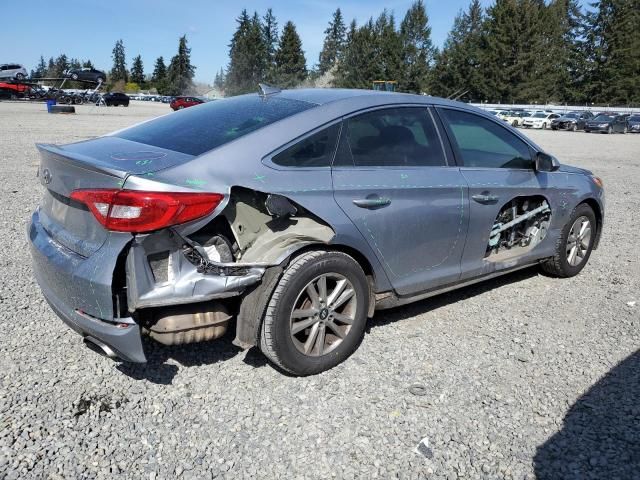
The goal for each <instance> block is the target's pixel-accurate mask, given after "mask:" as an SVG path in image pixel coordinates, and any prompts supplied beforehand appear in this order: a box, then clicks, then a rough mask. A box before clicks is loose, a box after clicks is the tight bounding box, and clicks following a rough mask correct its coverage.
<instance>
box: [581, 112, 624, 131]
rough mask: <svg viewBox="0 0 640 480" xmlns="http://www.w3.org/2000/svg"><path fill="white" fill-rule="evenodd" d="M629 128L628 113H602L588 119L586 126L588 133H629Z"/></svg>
mask: <svg viewBox="0 0 640 480" xmlns="http://www.w3.org/2000/svg"><path fill="white" fill-rule="evenodd" d="M628 130H629V125H628V124H627V115H620V114H619V113H606V114H602V113H601V114H600V115H598V116H597V117H596V118H593V119H591V120H588V121H587V122H586V124H585V126H584V131H585V132H587V133H589V132H600V133H615V132H619V133H627V131H628Z"/></svg>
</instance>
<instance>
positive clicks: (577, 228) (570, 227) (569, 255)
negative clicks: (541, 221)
mask: <svg viewBox="0 0 640 480" xmlns="http://www.w3.org/2000/svg"><path fill="white" fill-rule="evenodd" d="M596 234H597V222H596V215H595V213H594V212H593V209H592V208H591V207H590V206H589V205H587V204H586V203H581V204H580V205H578V206H577V207H576V208H575V209H574V210H573V212H572V213H571V216H570V217H569V220H568V221H567V223H566V224H565V226H564V228H563V229H562V233H561V234H560V237H559V238H558V241H557V243H556V253H555V255H554V256H553V257H551V258H549V259H547V260H545V261H544V262H542V263H541V264H540V265H541V267H542V270H544V271H545V272H546V273H548V274H550V275H552V276H554V277H561V278H567V277H573V276H575V275H577V274H578V273H580V272H581V271H582V269H583V268H584V267H585V265H586V264H587V262H588V261H589V257H590V256H591V251H592V250H593V244H594V242H595V239H596Z"/></svg>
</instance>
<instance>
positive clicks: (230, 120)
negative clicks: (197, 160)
mask: <svg viewBox="0 0 640 480" xmlns="http://www.w3.org/2000/svg"><path fill="white" fill-rule="evenodd" d="M314 106H315V105H314V104H312V103H307V102H300V101H298V100H290V99H283V98H277V97H271V98H266V99H265V98H262V97H260V96H258V95H242V96H239V97H233V98H228V99H224V100H218V101H215V102H209V103H204V104H201V105H199V106H197V107H191V108H189V109H187V110H182V111H180V112H176V113H170V114H168V115H165V116H163V117H160V118H158V119H156V120H151V121H150V122H146V123H143V124H142V125H138V126H135V127H131V128H128V129H126V130H123V131H122V132H120V133H118V134H116V135H115V136H116V137H120V138H124V139H126V140H131V141H134V142H138V143H144V144H146V145H153V146H155V147H160V148H165V149H167V150H173V151H176V152H181V153H186V154H189V155H202V154H203V153H205V152H208V151H210V150H213V149H214V148H217V147H219V146H221V145H224V144H225V143H228V142H231V141H232V140H235V139H237V138H240V137H242V136H244V135H247V134H248V133H251V132H253V131H255V130H258V129H259V128H262V127H265V126H267V125H269V124H271V123H274V122H277V121H278V120H282V119H283V118H286V117H289V116H291V115H295V114H296V113H299V112H302V111H304V110H307V109H309V108H312V107H314Z"/></svg>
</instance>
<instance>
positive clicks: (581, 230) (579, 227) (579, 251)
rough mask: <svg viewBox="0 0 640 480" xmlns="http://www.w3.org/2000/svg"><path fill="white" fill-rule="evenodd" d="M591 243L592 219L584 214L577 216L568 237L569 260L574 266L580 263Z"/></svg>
mask: <svg viewBox="0 0 640 480" xmlns="http://www.w3.org/2000/svg"><path fill="white" fill-rule="evenodd" d="M590 244H591V221H590V220H589V219H588V218H587V217H585V216H584V215H582V216H580V217H578V218H576V221H575V222H573V225H571V230H569V236H568V237H567V248H566V252H567V262H568V263H569V265H571V266H572V267H577V266H578V265H580V264H581V263H582V262H583V261H584V259H585V257H586V255H587V252H588V251H589V245H590Z"/></svg>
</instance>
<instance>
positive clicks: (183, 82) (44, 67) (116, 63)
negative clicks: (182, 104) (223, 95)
mask: <svg viewBox="0 0 640 480" xmlns="http://www.w3.org/2000/svg"><path fill="white" fill-rule="evenodd" d="M111 57H112V59H113V65H112V67H111V70H110V71H109V72H106V73H107V81H106V88H107V90H117V91H128V92H138V91H140V90H141V89H142V90H151V89H155V90H156V91H157V92H158V93H159V94H161V95H182V94H189V93H192V91H193V77H194V74H195V70H196V67H195V66H193V65H192V64H191V49H190V48H189V46H188V42H187V37H186V35H183V36H181V37H180V38H179V40H178V51H177V53H176V54H175V55H174V56H173V57H172V58H171V60H170V61H169V64H168V65H167V64H166V63H165V60H164V57H162V56H160V57H158V58H157V59H156V61H155V63H154V67H153V73H151V74H150V75H149V74H145V71H144V63H143V61H142V57H141V56H140V55H137V56H135V57H134V58H133V60H132V63H131V69H128V68H127V59H126V52H125V47H124V42H123V41H122V40H118V41H117V42H116V43H115V46H114V47H113V50H112V52H111ZM80 68H94V64H93V62H91V60H84V61H81V60H78V59H76V58H69V57H68V56H67V55H65V54H61V55H59V56H58V57H56V58H55V59H54V58H53V57H51V58H49V61H48V62H46V61H45V59H44V57H43V56H42V55H41V56H40V61H39V62H38V65H37V66H36V68H35V69H34V70H31V78H34V79H38V78H63V77H64V72H66V71H67V70H69V69H72V70H76V69H80ZM83 86H85V85H84V84H81V83H79V82H71V81H70V82H67V83H65V87H72V88H73V87H76V88H82V87H83Z"/></svg>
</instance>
